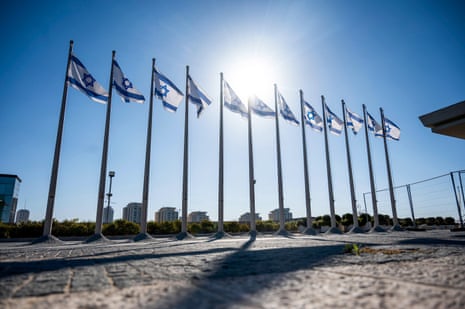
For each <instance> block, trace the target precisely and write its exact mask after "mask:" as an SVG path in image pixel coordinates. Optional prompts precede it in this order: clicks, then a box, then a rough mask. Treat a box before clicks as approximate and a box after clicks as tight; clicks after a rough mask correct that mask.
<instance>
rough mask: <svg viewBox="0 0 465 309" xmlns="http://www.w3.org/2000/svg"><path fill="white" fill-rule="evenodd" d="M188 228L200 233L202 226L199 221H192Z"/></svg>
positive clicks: (191, 231)
mask: <svg viewBox="0 0 465 309" xmlns="http://www.w3.org/2000/svg"><path fill="white" fill-rule="evenodd" d="M187 230H188V231H189V232H190V233H192V234H198V233H200V232H201V231H202V227H201V226H200V224H198V223H191V224H189V226H188V227H187Z"/></svg>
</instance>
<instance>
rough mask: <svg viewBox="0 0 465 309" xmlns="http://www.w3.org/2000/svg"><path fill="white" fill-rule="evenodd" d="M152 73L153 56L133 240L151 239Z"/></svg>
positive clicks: (153, 72) (153, 59)
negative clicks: (141, 185)
mask: <svg viewBox="0 0 465 309" xmlns="http://www.w3.org/2000/svg"><path fill="white" fill-rule="evenodd" d="M154 75H155V58H152V78H151V84H150V102H149V117H148V121H147V142H146V146H145V168H144V188H143V191H142V209H141V223H140V233H139V234H138V235H137V236H136V237H134V241H140V240H144V239H152V236H150V235H149V234H148V233H147V210H148V203H149V183H150V157H151V150H152V121H153V95H154V89H153V86H154V80H153V78H154Z"/></svg>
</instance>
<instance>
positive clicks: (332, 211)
mask: <svg viewBox="0 0 465 309" xmlns="http://www.w3.org/2000/svg"><path fill="white" fill-rule="evenodd" d="M321 105H322V109H323V119H324V127H323V128H324V134H325V151H326V172H327V176H328V196H329V212H330V214H331V228H330V229H329V230H327V231H326V233H327V234H341V231H340V230H339V229H338V228H337V227H336V223H337V222H336V212H335V209H334V192H333V180H332V176H331V161H330V157H329V141H328V128H327V127H328V120H327V119H328V118H327V116H326V103H325V97H324V96H321Z"/></svg>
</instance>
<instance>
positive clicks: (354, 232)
mask: <svg viewBox="0 0 465 309" xmlns="http://www.w3.org/2000/svg"><path fill="white" fill-rule="evenodd" d="M348 233H349V234H359V233H364V231H363V230H362V229H361V228H359V227H358V226H354V227H352V228H351V229H350V230H349V232H348Z"/></svg>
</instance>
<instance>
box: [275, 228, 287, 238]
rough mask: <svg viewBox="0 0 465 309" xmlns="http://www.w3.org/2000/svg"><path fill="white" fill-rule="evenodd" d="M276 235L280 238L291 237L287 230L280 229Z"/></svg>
mask: <svg viewBox="0 0 465 309" xmlns="http://www.w3.org/2000/svg"><path fill="white" fill-rule="evenodd" d="M274 235H279V236H289V235H290V233H289V232H288V231H286V230H285V229H279V230H278V231H277V232H276V233H274Z"/></svg>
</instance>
